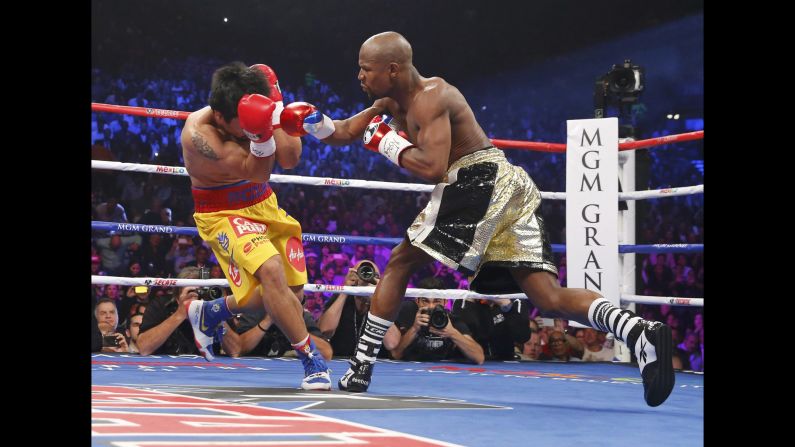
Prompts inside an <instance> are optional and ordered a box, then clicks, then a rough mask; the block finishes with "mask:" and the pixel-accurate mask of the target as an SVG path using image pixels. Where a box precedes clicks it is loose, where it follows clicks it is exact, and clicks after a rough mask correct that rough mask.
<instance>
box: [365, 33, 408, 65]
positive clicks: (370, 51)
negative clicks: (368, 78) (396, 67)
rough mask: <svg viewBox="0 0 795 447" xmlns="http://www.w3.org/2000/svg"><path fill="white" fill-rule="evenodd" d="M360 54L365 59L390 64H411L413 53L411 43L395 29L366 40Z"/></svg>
mask: <svg viewBox="0 0 795 447" xmlns="http://www.w3.org/2000/svg"><path fill="white" fill-rule="evenodd" d="M359 55H360V57H362V58H363V59H368V60H372V61H375V62H380V63H385V64H389V63H392V62H396V63H398V64H401V65H402V64H411V58H412V56H413V53H412V51H411V44H410V43H409V41H408V40H406V38H405V37H403V36H402V35H400V34H399V33H396V32H394V31H387V32H384V33H379V34H376V35H374V36H372V37H370V38H369V39H367V40H365V41H364V43H363V44H362V48H361V49H360V50H359Z"/></svg>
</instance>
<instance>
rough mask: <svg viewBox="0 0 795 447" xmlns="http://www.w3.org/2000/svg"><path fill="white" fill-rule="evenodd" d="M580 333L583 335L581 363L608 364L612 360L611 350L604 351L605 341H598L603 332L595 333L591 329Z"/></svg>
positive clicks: (582, 330)
mask: <svg viewBox="0 0 795 447" xmlns="http://www.w3.org/2000/svg"><path fill="white" fill-rule="evenodd" d="M580 332H582V333H583V334H584V336H583V340H582V343H583V345H584V350H583V355H582V361H583V362H610V361H612V360H613V354H614V353H613V350H612V349H605V348H604V343H605V340H604V339H602V340H600V337H599V335H600V334H604V333H603V332H597V331H596V330H595V329H592V328H584V329H581V330H580Z"/></svg>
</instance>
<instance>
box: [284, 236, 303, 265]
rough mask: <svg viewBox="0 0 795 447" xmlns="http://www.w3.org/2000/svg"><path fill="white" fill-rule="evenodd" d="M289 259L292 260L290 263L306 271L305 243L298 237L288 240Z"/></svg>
mask: <svg viewBox="0 0 795 447" xmlns="http://www.w3.org/2000/svg"><path fill="white" fill-rule="evenodd" d="M287 260H288V261H290V265H292V266H293V268H294V269H296V270H298V271H299V272H303V271H306V262H305V261H304V245H303V244H302V243H301V240H300V239H298V238H297V237H291V238H290V239H289V240H288V241H287Z"/></svg>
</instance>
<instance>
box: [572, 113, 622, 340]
mask: <svg viewBox="0 0 795 447" xmlns="http://www.w3.org/2000/svg"><path fill="white" fill-rule="evenodd" d="M566 125H567V127H566V129H567V131H566V265H567V269H568V273H567V277H568V280H567V286H568V287H577V288H583V289H589V290H593V291H595V292H597V293H599V294H600V295H602V296H603V297H605V299H607V300H609V301H610V302H611V303H613V305H615V306H616V307H619V306H620V305H621V302H620V300H621V298H620V296H619V287H618V280H619V276H620V275H621V272H620V271H619V269H618V118H601V119H587V120H569V121H567V122H566ZM569 324H571V325H572V326H576V327H584V326H582V325H581V324H579V323H576V322H574V321H570V322H569Z"/></svg>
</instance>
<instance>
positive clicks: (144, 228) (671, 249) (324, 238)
mask: <svg viewBox="0 0 795 447" xmlns="http://www.w3.org/2000/svg"><path fill="white" fill-rule="evenodd" d="M91 229H92V230H99V231H134V232H140V233H164V234H184V235H187V236H198V235H199V231H198V230H197V229H196V228H195V227H175V226H172V225H144V224H134V223H123V222H103V221H92V222H91ZM402 240H403V239H402V238H398V237H374V236H351V235H342V234H316V233H303V235H302V241H303V242H309V243H333V244H364V245H397V244H399V243H400V242H401V241H402ZM551 245H552V252H553V253H565V252H566V245H565V244H551ZM703 251H704V244H652V245H619V246H618V252H619V253H701V252H703Z"/></svg>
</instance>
